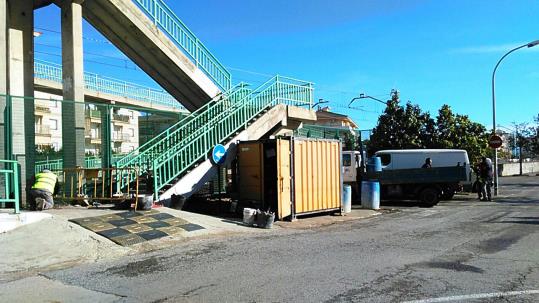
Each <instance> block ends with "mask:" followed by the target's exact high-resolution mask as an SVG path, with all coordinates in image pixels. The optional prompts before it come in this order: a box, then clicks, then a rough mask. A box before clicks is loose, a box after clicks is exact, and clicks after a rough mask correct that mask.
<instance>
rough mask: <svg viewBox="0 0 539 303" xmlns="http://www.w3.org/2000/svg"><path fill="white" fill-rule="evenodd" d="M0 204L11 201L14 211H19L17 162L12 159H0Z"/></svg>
mask: <svg viewBox="0 0 539 303" xmlns="http://www.w3.org/2000/svg"><path fill="white" fill-rule="evenodd" d="M0 176H1V178H2V179H0V180H1V182H2V184H0V188H1V189H3V190H2V192H1V193H0V205H2V206H4V205H5V203H13V204H14V207H13V208H14V209H15V213H16V214H18V213H19V206H20V200H19V164H18V163H17V161H13V160H0Z"/></svg>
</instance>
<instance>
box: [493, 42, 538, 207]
mask: <svg viewBox="0 0 539 303" xmlns="http://www.w3.org/2000/svg"><path fill="white" fill-rule="evenodd" d="M537 45H539V40H535V41H533V42H530V43H526V44H524V45H521V46H519V47H515V48H513V49H512V50H510V51H508V52H507V53H506V54H505V55H503V56H502V57H501V58H500V60H499V61H498V63H496V66H495V67H494V71H493V72H492V128H493V129H492V131H493V132H494V135H495V134H496V88H495V86H496V70H497V69H498V66H499V65H500V63H502V61H503V59H505V57H507V56H508V55H509V54H511V53H512V52H514V51H517V50H519V49H521V48H525V47H527V48H531V47H534V46H537ZM493 173H494V195H495V196H497V195H498V149H496V148H495V149H494V171H493Z"/></svg>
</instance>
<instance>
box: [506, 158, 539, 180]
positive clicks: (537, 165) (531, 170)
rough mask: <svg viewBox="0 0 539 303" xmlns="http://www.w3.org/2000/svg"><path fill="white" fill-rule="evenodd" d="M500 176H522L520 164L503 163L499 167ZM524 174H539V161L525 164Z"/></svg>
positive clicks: (523, 166)
mask: <svg viewBox="0 0 539 303" xmlns="http://www.w3.org/2000/svg"><path fill="white" fill-rule="evenodd" d="M498 171H499V172H500V173H499V175H500V176H513V175H518V174H520V163H518V162H516V163H503V164H499V165H498ZM522 173H523V174H539V161H534V162H523V163H522Z"/></svg>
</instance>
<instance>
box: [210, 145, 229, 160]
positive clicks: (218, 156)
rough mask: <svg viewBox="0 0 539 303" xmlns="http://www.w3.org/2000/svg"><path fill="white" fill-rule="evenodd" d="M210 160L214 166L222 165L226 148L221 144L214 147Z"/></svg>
mask: <svg viewBox="0 0 539 303" xmlns="http://www.w3.org/2000/svg"><path fill="white" fill-rule="evenodd" d="M211 159H212V161H213V163H215V164H218V165H221V164H224V163H225V159H226V148H225V147H224V146H223V145H221V144H217V145H215V146H214V147H213V150H212V152H211Z"/></svg>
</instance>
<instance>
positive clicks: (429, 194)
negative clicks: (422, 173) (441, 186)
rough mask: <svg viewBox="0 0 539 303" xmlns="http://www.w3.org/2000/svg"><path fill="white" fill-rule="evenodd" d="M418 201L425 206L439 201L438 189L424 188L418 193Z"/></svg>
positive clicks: (431, 205) (430, 205)
mask: <svg viewBox="0 0 539 303" xmlns="http://www.w3.org/2000/svg"><path fill="white" fill-rule="evenodd" d="M419 201H421V203H423V205H425V206H427V207H433V206H434V205H436V204H438V202H440V191H439V190H437V189H435V188H432V187H427V188H424V189H423V190H422V191H421V192H420V193H419Z"/></svg>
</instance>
